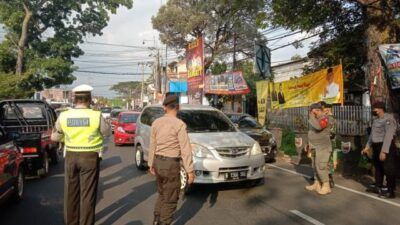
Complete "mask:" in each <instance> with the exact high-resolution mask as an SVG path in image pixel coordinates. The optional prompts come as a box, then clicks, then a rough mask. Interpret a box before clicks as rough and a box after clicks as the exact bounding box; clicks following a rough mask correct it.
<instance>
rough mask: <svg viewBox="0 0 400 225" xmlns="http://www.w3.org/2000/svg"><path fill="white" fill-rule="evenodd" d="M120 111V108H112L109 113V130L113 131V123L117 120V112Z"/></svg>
mask: <svg viewBox="0 0 400 225" xmlns="http://www.w3.org/2000/svg"><path fill="white" fill-rule="evenodd" d="M120 112H122V110H121V109H113V110H112V111H111V113H110V124H111V131H112V132H114V129H115V124H116V123H117V120H118V115H119V113H120Z"/></svg>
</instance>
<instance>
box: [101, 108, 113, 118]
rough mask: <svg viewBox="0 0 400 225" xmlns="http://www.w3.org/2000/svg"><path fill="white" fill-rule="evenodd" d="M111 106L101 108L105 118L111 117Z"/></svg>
mask: <svg viewBox="0 0 400 225" xmlns="http://www.w3.org/2000/svg"><path fill="white" fill-rule="evenodd" d="M111 110H112V108H111V107H102V108H100V111H101V115H102V116H103V117H104V119H110V116H111Z"/></svg>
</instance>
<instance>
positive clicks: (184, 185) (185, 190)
mask: <svg viewBox="0 0 400 225" xmlns="http://www.w3.org/2000/svg"><path fill="white" fill-rule="evenodd" d="M179 174H180V180H181V191H182V192H183V194H184V195H189V194H191V193H192V192H193V190H194V185H193V184H191V185H189V184H188V183H187V181H188V176H187V173H186V170H185V168H183V167H181V170H180V172H179Z"/></svg>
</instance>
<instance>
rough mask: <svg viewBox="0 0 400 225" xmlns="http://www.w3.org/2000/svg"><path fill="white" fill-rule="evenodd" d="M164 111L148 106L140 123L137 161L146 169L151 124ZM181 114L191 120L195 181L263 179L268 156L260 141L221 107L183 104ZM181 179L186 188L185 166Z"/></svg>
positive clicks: (258, 180) (255, 180) (189, 123)
mask: <svg viewBox="0 0 400 225" xmlns="http://www.w3.org/2000/svg"><path fill="white" fill-rule="evenodd" d="M163 115H164V110H163V108H162V107H161V106H159V105H152V106H148V107H146V108H145V109H144V110H143V112H142V114H141V115H140V117H139V119H138V121H137V123H136V125H137V129H136V138H135V158H136V159H135V162H136V166H137V168H139V169H145V165H146V161H147V159H148V151H149V145H150V130H151V124H152V123H153V121H154V120H155V119H157V118H159V117H161V116H163ZM178 117H179V118H181V119H182V120H183V121H184V122H185V123H186V124H187V129H188V133H189V138H190V142H191V145H192V149H193V156H194V157H193V158H194V167H195V174H196V178H195V183H207V184H210V183H223V182H234V181H243V180H250V181H253V182H254V183H256V184H257V183H262V182H263V180H264V170H265V160H264V156H263V154H262V151H261V147H260V145H259V144H258V143H257V142H256V141H255V140H253V139H252V138H251V137H249V136H247V135H246V134H244V133H242V132H240V131H239V130H238V129H237V128H236V127H235V126H234V124H233V123H232V122H231V121H230V120H229V119H228V118H227V117H226V116H225V115H224V114H223V113H222V112H221V111H219V110H217V109H215V108H212V107H208V106H194V105H181V108H180V112H179V115H178ZM181 183H182V188H186V186H187V185H186V173H185V171H184V170H183V169H182V171H181Z"/></svg>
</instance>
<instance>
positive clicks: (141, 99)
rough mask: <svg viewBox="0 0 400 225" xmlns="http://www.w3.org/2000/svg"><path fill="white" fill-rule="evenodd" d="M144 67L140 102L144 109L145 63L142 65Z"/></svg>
mask: <svg viewBox="0 0 400 225" xmlns="http://www.w3.org/2000/svg"><path fill="white" fill-rule="evenodd" d="M141 65H142V90H141V91H140V102H141V106H142V108H143V105H144V104H143V100H144V96H143V95H144V63H142V64H141Z"/></svg>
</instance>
